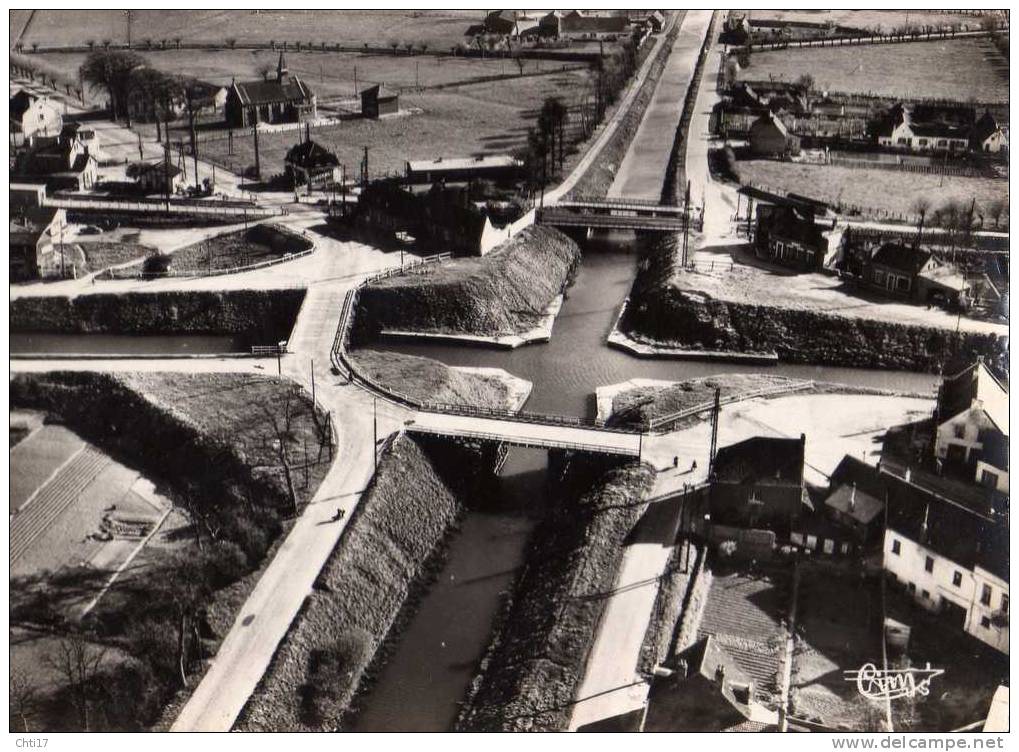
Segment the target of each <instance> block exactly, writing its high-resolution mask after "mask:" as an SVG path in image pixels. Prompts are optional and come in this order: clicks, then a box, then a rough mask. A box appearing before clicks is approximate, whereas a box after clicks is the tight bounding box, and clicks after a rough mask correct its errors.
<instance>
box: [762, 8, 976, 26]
mask: <svg viewBox="0 0 1019 752" xmlns="http://www.w3.org/2000/svg"><path fill="white" fill-rule="evenodd" d="M750 20H751V21H755V20H769V21H805V22H807V23H819V24H823V23H828V22H831V23H834V24H836V25H837V26H850V27H852V28H854V29H874V30H877V31H892V30H893V29H896V28H899V27H901V26H925V25H930V26H941V25H942V24H952V23H960V24H963V25H964V26H965V25H967V24H968V25H969V26H972V27H974V28H976V27H978V26H979V25H980V19H979V18H977V17H976V16H970V15H962V14H954V13H953V14H949V13H934V12H929V11H922V10H752V11H750Z"/></svg>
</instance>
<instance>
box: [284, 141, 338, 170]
mask: <svg viewBox="0 0 1019 752" xmlns="http://www.w3.org/2000/svg"><path fill="white" fill-rule="evenodd" d="M286 161H287V162H292V163H293V164H296V165H297V166H298V167H303V168H305V169H308V168H314V167H338V166H339V164H340V160H339V159H338V158H337V157H336V155H335V154H333V153H332V152H331V151H329V150H328V149H326V148H325V147H324V146H320V145H319V144H317V143H315V142H314V141H311V140H308V141H304V142H303V143H300V144H297V145H296V146H292V147H290V150H289V151H288V152H287V156H286Z"/></svg>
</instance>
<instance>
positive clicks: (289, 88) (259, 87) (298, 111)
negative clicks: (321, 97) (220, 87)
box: [224, 52, 318, 128]
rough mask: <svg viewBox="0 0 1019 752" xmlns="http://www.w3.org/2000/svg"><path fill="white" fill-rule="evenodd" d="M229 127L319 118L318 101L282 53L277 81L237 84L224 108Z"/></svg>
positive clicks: (233, 87)
mask: <svg viewBox="0 0 1019 752" xmlns="http://www.w3.org/2000/svg"><path fill="white" fill-rule="evenodd" d="M224 113H225V116H226V122H227V125H230V126H233V127H235V128H245V127H249V126H251V125H254V124H255V123H298V122H304V121H306V120H314V119H315V118H316V117H318V98H317V97H316V96H315V94H314V93H313V92H312V90H311V89H310V88H308V85H307V84H305V83H304V82H303V81H302V80H301V79H300V78H299V77H297V76H291V75H290V72H289V71H288V70H287V62H286V58H285V57H284V56H283V53H282V52H280V58H279V63H278V64H277V66H276V78H275V80H265V81H248V82H244V83H236V82H235V83H233V84H231V86H230V88H229V89H228V90H227V96H226V104H225V106H224Z"/></svg>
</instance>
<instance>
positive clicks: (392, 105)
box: [361, 84, 400, 120]
mask: <svg viewBox="0 0 1019 752" xmlns="http://www.w3.org/2000/svg"><path fill="white" fill-rule="evenodd" d="M399 111H400V95H399V94H397V93H396V92H395V91H390V90H389V89H387V88H385V87H384V86H383V85H382V84H376V85H375V86H370V87H368V88H367V89H362V90H361V116H362V117H366V118H372V119H373V120H378V119H379V118H380V117H382V116H383V115H395V114H396V113H398V112H399Z"/></svg>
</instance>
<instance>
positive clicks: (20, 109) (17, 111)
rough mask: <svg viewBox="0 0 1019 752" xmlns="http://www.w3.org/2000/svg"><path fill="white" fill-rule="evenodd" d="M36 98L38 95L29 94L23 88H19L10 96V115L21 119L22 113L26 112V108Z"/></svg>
mask: <svg viewBox="0 0 1019 752" xmlns="http://www.w3.org/2000/svg"><path fill="white" fill-rule="evenodd" d="M36 99H38V97H37V96H35V95H34V94H29V93H28V92H27V91H25V90H24V89H21V90H19V91H18V93H17V94H15V95H14V96H13V97H11V109H10V113H11V114H10V117H11V118H14V119H16V120H21V117H22V115H24V114H25V113H26V112H28V108H29V107H31V106H32V103H33V102H34V101H35V100H36Z"/></svg>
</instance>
